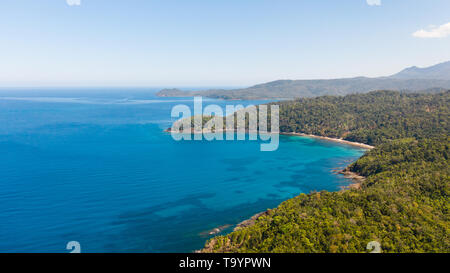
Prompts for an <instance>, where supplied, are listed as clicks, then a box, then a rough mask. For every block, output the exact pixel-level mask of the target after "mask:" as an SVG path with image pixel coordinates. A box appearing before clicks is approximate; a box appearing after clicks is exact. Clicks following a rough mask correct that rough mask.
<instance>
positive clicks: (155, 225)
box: [0, 88, 364, 252]
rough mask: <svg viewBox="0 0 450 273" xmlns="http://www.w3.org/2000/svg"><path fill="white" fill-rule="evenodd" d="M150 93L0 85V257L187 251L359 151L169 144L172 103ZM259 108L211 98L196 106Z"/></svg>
mask: <svg viewBox="0 0 450 273" xmlns="http://www.w3.org/2000/svg"><path fill="white" fill-rule="evenodd" d="M154 93H155V90H152V89H133V88H128V89H125V88H122V89H120V88H114V89H108V88H95V89H94V88H92V89H87V88H83V89H67V88H64V89H58V88H52V89H11V90H8V89H2V90H0V252H69V251H68V250H66V244H67V243H68V242H69V241H78V242H79V243H80V245H81V251H82V252H191V251H193V250H196V249H200V248H201V247H202V246H203V245H204V243H205V241H206V240H207V239H208V238H209V237H210V236H211V235H209V231H210V230H212V229H214V228H216V227H219V226H224V225H225V226H227V225H230V226H229V227H228V228H225V229H224V230H223V232H222V233H227V232H230V231H231V230H232V229H233V225H236V224H237V223H239V222H240V221H243V220H245V219H247V218H249V217H251V216H252V215H254V214H256V213H258V212H261V211H264V210H266V209H268V208H274V207H276V206H277V205H278V204H280V203H281V202H282V201H284V200H286V199H288V198H291V197H294V196H296V195H298V194H300V193H309V192H311V191H320V190H329V191H337V190H339V189H340V187H341V186H344V185H346V184H348V183H349V181H348V180H347V179H345V178H343V177H342V176H338V175H335V174H333V173H332V170H333V169H336V168H339V167H343V166H345V165H347V164H348V163H350V162H352V161H354V160H355V159H357V158H358V157H359V156H361V155H362V154H363V153H364V150H362V149H359V148H355V147H352V146H347V145H343V144H337V143H333V142H328V141H324V140H317V139H312V138H307V137H288V136H281V137H280V145H279V148H278V150H277V151H275V152H261V151H260V143H259V142H258V141H248V140H247V141H206V140H204V141H180V142H178V141H175V140H173V139H172V137H171V135H170V134H168V133H165V132H163V129H166V128H167V127H170V125H171V123H172V122H173V121H174V120H172V119H171V117H170V113H171V109H172V107H173V106H174V105H177V104H187V105H190V106H192V99H191V98H176V99H174V98H158V97H156V96H154ZM230 103H232V104H243V105H249V104H259V103H264V101H232V102H230V101H220V100H212V99H204V105H206V104H219V105H221V106H224V105H225V104H230Z"/></svg>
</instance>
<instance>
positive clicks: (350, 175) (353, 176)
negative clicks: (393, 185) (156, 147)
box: [168, 129, 375, 253]
mask: <svg viewBox="0 0 450 273" xmlns="http://www.w3.org/2000/svg"><path fill="white" fill-rule="evenodd" d="M168 131H169V132H170V129H168ZM280 135H287V136H300V137H311V138H318V139H323V140H327V141H333V142H338V143H343V144H348V145H352V146H356V147H360V148H364V149H367V150H371V149H373V148H375V146H371V145H367V144H364V143H359V142H352V141H348V140H343V139H339V138H330V137H324V136H317V135H310V134H304V133H295V132H292V133H280ZM333 173H334V174H336V175H344V177H345V178H347V179H350V180H352V182H351V183H350V184H348V185H347V186H343V187H342V188H341V191H346V190H351V189H354V190H359V189H361V185H362V182H364V180H365V179H366V178H365V177H364V176H361V175H359V174H358V173H355V172H352V171H350V170H349V168H348V166H347V167H345V169H342V170H333ZM271 210H272V209H267V210H265V211H262V212H258V213H256V214H255V215H253V216H252V217H250V218H249V219H246V220H244V221H242V222H240V223H238V224H237V225H236V226H235V227H234V229H233V232H235V231H238V230H241V229H243V228H246V227H250V226H253V225H254V224H255V222H256V221H257V220H258V219H259V218H260V217H262V216H265V215H268V214H269V213H270V211H271ZM214 240H215V239H214V237H212V238H211V242H210V243H209V244H208V245H205V246H204V247H203V248H202V249H200V250H196V251H195V252H196V253H209V252H212V251H211V249H212V245H214V242H215V241H214Z"/></svg>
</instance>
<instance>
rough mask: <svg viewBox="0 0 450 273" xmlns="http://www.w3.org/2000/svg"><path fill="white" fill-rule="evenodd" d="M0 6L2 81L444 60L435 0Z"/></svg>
mask: <svg viewBox="0 0 450 273" xmlns="http://www.w3.org/2000/svg"><path fill="white" fill-rule="evenodd" d="M1 7H2V8H1V9H0V23H1V24H0V34H1V36H0V37H2V38H1V40H0V41H1V42H0V59H2V62H1V63H0V86H1V87H4V88H12V87H19V88H28V87H36V88H39V87H55V88H57V87H142V88H153V87H158V88H159V87H203V88H206V87H223V86H227V87H231V88H235V87H246V86H252V85H255V84H260V83H265V82H271V81H274V80H281V79H289V80H301V79H335V78H352V77H360V76H365V77H379V76H388V75H391V74H394V73H397V72H399V71H400V70H402V69H404V68H406V67H410V66H418V67H427V66H432V65H435V64H437V63H441V62H445V61H448V60H450V52H449V50H448V48H450V37H449V36H450V18H449V16H448V12H447V11H448V10H450V2H449V1H444V0H439V1H433V2H430V1H420V0H398V1H390V0H381V1H380V0H351V1H331V0H322V1H293V0H284V1H281V2H280V1H270V0H259V1H237V0H233V1H227V2H217V1H214V2H210V1H202V0H192V1H176V0H171V1H163V2H154V1H142V0H137V1H133V2H124V1H106V0H96V1H93V0H70V1H68V0H58V1H55V0H42V1H26V0H14V1H13V0H6V1H3V3H2V6H1ZM405 10H407V12H405Z"/></svg>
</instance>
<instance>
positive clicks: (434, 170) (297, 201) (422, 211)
mask: <svg viewBox="0 0 450 273" xmlns="http://www.w3.org/2000/svg"><path fill="white" fill-rule="evenodd" d="M449 96H450V92H448V91H447V92H444V93H441V94H434V95H425V94H421V95H419V94H400V93H397V92H388V91H380V92H372V93H369V94H364V95H349V96H346V97H320V98H314V99H300V100H297V101H292V102H284V103H282V104H281V105H280V108H281V109H280V110H281V111H280V119H281V121H280V123H281V130H282V131H296V132H304V133H312V134H318V135H325V136H334V137H343V138H345V139H348V140H355V141H360V142H364V143H367V144H376V147H375V148H374V149H372V150H370V151H368V152H367V153H366V154H365V155H364V156H363V157H361V158H360V159H359V160H357V161H356V162H354V163H353V164H351V165H350V166H348V167H347V169H348V170H350V171H353V172H356V173H358V174H360V175H363V176H365V177H366V179H365V180H364V181H363V182H362V184H361V187H360V188H359V189H348V190H344V191H340V192H326V191H323V192H313V193H310V194H301V195H299V196H297V197H295V198H293V199H290V200H287V201H285V202H283V203H282V204H281V205H280V206H279V207H277V208H275V209H272V210H269V211H268V213H266V214H265V215H263V216H261V217H259V218H258V219H257V220H256V222H255V224H254V225H252V226H250V227H246V228H242V229H240V230H237V231H234V232H232V233H231V234H228V235H226V236H218V237H214V238H212V239H211V240H209V241H208V242H207V244H206V245H205V248H204V249H203V251H204V252H368V250H367V249H366V246H367V244H368V243H369V242H370V241H377V242H379V243H380V244H381V248H382V251H383V252H450V238H449V232H450V222H449V216H450V215H449V209H450V202H449V194H450V168H449V162H448V159H449V155H450V151H449V147H450V137H449V135H448V132H449V128H448V126H449V123H448V122H449V109H448V107H449Z"/></svg>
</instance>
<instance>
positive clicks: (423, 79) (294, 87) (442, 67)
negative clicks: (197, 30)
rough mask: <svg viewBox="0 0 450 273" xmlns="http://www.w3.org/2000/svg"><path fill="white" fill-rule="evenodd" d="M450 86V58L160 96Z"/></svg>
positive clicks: (273, 95)
mask: <svg viewBox="0 0 450 273" xmlns="http://www.w3.org/2000/svg"><path fill="white" fill-rule="evenodd" d="M447 89H450V61H448V62H445V63H440V64H437V65H434V66H430V67H425V68H419V67H415V66H414V67H410V68H406V69H404V70H402V71H400V72H399V73H397V74H394V75H392V76H388V77H378V78H367V77H356V78H343V79H331V80H278V81H273V82H268V83H264V84H258V85H255V86H252V87H248V88H242V89H231V90H225V89H210V90H205V91H182V90H179V89H163V90H161V91H159V92H158V93H157V96H160V97H191V96H204V97H209V98H218V99H294V98H304V97H317V96H323V95H347V94H352V93H367V92H370V91H374V90H397V91H405V92H417V91H422V92H428V93H434V92H439V91H443V90H447Z"/></svg>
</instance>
